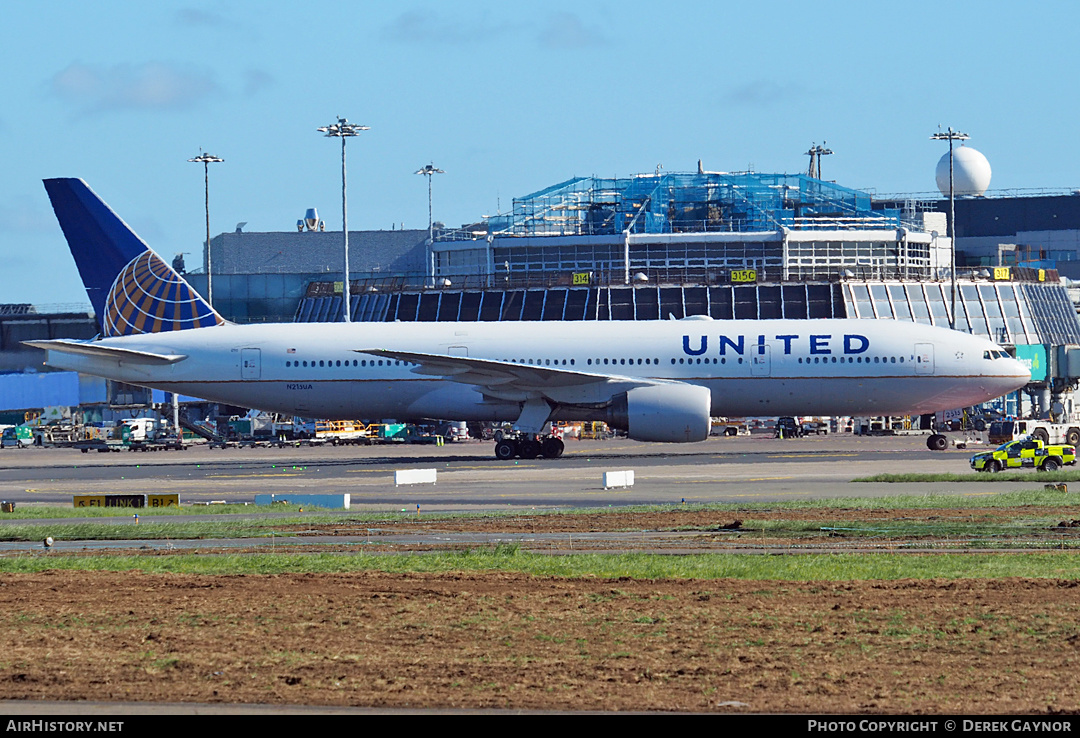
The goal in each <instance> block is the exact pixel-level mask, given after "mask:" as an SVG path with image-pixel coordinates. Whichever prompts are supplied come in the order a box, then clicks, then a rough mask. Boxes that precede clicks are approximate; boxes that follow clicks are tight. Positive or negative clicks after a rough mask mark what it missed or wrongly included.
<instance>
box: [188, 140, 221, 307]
mask: <svg viewBox="0 0 1080 738" xmlns="http://www.w3.org/2000/svg"><path fill="white" fill-rule="evenodd" d="M188 161H193V162H197V163H200V164H202V165H203V185H204V188H205V193H206V302H207V304H208V305H209V306H210V307H213V306H214V276H213V275H214V270H213V268H212V267H213V263H212V261H211V258H210V164H211V163H216V162H221V161H225V160H224V159H222V158H221V157H220V156H214V155H213V154H205V153H203V151H202V149H199V155H198V156H196V157H193V158H191V159H188Z"/></svg>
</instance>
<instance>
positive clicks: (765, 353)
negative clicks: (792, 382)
mask: <svg viewBox="0 0 1080 738" xmlns="http://www.w3.org/2000/svg"><path fill="white" fill-rule="evenodd" d="M770 348H772V347H771V346H769V345H768V344H766V345H764V346H755V347H754V353H753V354H752V355H751V358H750V362H751V363H750V374H751V375H752V376H755V377H767V376H769V375H770V374H772V354H771V353H770V351H769V349H770Z"/></svg>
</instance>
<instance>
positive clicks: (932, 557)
mask: <svg viewBox="0 0 1080 738" xmlns="http://www.w3.org/2000/svg"><path fill="white" fill-rule="evenodd" d="M48 570H84V571H112V572H117V573H122V572H125V571H140V572H146V573H154V574H205V575H238V574H241V575H273V574H309V573H310V574H347V573H350V572H365V571H375V572H389V573H400V574H407V573H424V572H433V573H451V572H453V573H483V572H521V573H525V574H531V575H535V576H549V577H566V578H584V577H588V578H594V577H601V578H605V579H607V578H610V579H618V578H620V577H629V578H631V579H748V580H777V581H851V580H896V579H924V580H925V579H997V578H1001V577H1024V578H1037V579H1061V580H1075V579H1077V578H1078V577H1080V557H1077V556H1076V555H1075V554H1069V553H1057V552H1054V553H1038V554H1032V553H1019V554H919V555H912V554H906V555H901V554H872V555H867V554H821V555H817V554H798V555H773V556H758V555H750V556H748V555H732V554H701V555H689V556H664V555H657V554H644V553H626V554H574V555H568V556H551V555H545V554H535V553H529V552H522V551H518V550H516V549H515V548H514V547H508V546H502V547H498V548H496V549H482V550H480V549H476V550H470V551H464V552H450V553H433V554H412V555H400V556H379V555H374V554H365V553H356V554H348V555H342V554H329V553H319V554H292V553H290V554H253V555H234V554H173V555H166V556H63V555H53V554H44V553H42V554H34V555H25V556H20V557H6V558H2V559H0V574H16V573H33V572H42V571H48Z"/></svg>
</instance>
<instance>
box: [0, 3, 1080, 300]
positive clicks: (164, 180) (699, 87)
mask: <svg viewBox="0 0 1080 738" xmlns="http://www.w3.org/2000/svg"><path fill="white" fill-rule="evenodd" d="M4 16H5V26H6V28H7V33H6V34H5V37H4V41H3V43H2V44H0V61H2V62H3V67H2V68H3V75H2V77H0V90H2V92H3V100H4V104H3V105H2V106H0V154H2V161H3V164H2V167H3V169H2V171H3V176H2V177H0V221H2V222H3V223H4V226H5V227H4V228H3V229H2V230H0V254H2V255H3V261H2V262H0V263H2V268H0V302H34V303H38V304H54V303H73V302H79V303H84V302H85V301H86V300H85V293H83V292H82V289H81V284H80V283H79V280H78V274H77V272H76V269H75V265H74V262H73V261H72V259H71V257H70V256H69V255H68V252H67V247H66V244H65V243H64V241H63V236H62V233H61V231H60V229H59V227H58V226H57V225H56V221H55V219H54V218H53V216H52V212H51V208H50V207H49V203H48V199H47V197H46V195H45V191H44V189H43V188H42V186H41V179H43V178H45V177H56V176H77V177H82V178H83V179H85V180H86V181H87V182H88V183H89V184H90V186H91V187H92V188H94V190H95V191H97V192H98V194H100V195H101V196H102V197H104V198H105V200H106V201H107V202H109V204H110V205H111V206H112V207H113V209H114V210H116V211H117V212H118V213H119V214H120V215H121V217H123V218H124V219H125V220H127V222H128V223H129V224H131V225H132V226H133V227H134V228H135V230H136V231H137V232H138V233H139V234H140V235H141V236H142V237H143V238H144V239H145V240H146V241H147V242H148V243H149V244H150V245H151V246H153V247H154V248H155V250H157V251H158V252H159V253H160V254H161V255H162V256H164V257H165V258H166V259H171V258H172V256H173V255H174V254H176V253H178V252H184V251H186V252H191V253H192V256H190V257H188V264H189V266H194V265H195V264H196V263H197V262H198V255H199V254H200V253H201V243H202V240H203V237H204V230H205V224H204V215H203V180H202V167H201V166H200V165H197V164H191V163H188V162H187V159H189V158H191V157H193V156H195V155H197V154H198V153H199V150H200V147H201V148H202V149H203V150H205V151H207V152H210V153H212V154H216V155H218V156H221V157H223V158H224V159H225V163H223V164H216V165H213V166H212V168H211V181H210V188H211V231H212V233H214V234H216V233H219V232H221V231H225V230H232V229H233V228H234V227H235V225H236V223H238V222H240V221H247V223H248V225H247V227H246V230H249V231H278V230H290V229H292V228H293V227H295V222H296V220H297V219H298V218H300V217H302V216H303V214H304V210H305V209H306V208H309V207H317V208H319V212H320V215H321V216H322V217H323V218H324V219H325V220H326V222H327V228H328V229H334V230H337V229H340V227H341V200H340V148H339V145H338V142H337V140H332V139H326V138H323V137H322V136H321V134H319V133H317V132H316V130H315V129H316V128H317V127H319V126H321V125H326V124H328V123H331V122H333V121H334V120H335V119H336V116H338V115H342V116H345V117H347V118H348V119H349V120H350V121H351V122H355V123H361V124H364V125H368V126H370V127H371V130H370V131H368V132H366V133H363V134H362V135H361V136H360V137H359V138H355V139H350V142H349V145H348V163H349V203H350V207H349V225H350V227H351V228H390V227H392V226H394V225H397V226H399V227H400V225H401V224H404V225H405V227H407V228H423V227H426V226H427V189H426V181H425V179H424V178H423V177H419V176H416V175H415V174H414V172H415V171H416V170H417V169H419V168H420V167H421V166H423V165H424V164H426V163H428V162H429V161H430V162H434V163H435V165H436V166H438V167H440V168H442V169H444V170H445V171H446V173H445V174H442V175H436V178H435V182H434V193H435V194H434V200H435V219H436V220H443V221H445V222H446V223H447V224H451V225H459V224H461V223H466V222H472V221H475V220H478V219H479V218H480V217H481V216H482V215H486V214H493V213H495V212H496V211H497V209H498V208H499V207H500V206H501V208H502V209H503V210H504V211H505V210H508V209H509V208H510V207H511V201H512V199H513V198H514V197H516V196H521V195H524V194H527V193H529V192H532V191H534V190H538V189H541V188H543V187H546V186H548V185H551V184H554V183H556V182H559V181H562V180H565V179H568V178H569V177H572V176H576V175H592V174H596V175H600V176H625V175H629V174H633V173H637V172H644V171H652V170H653V169H654V168H655V167H656V166H657V165H662V166H663V167H664V168H665V169H667V170H670V171H692V170H694V169H695V168H696V166H697V161H698V159H701V160H702V161H703V163H704V165H705V167H706V168H707V169H710V170H720V171H733V170H744V169H747V168H753V169H755V170H757V171H778V172H797V171H803V170H805V167H806V164H807V159H806V157H805V156H803V152H805V151H806V150H807V149H808V148H809V147H810V145H811V144H813V143H815V142H818V143H820V142H822V141H823V140H827V141H828V146H829V148H831V149H832V150H833V151H834V152H835V154H833V155H832V156H829V157H826V158H825V160H824V163H823V168H824V175H825V177H826V178H828V179H835V180H836V181H838V182H839V183H840V184H843V185H846V186H850V187H857V188H867V189H873V190H876V191H877V192H880V193H897V192H928V191H931V190H932V189H933V187H934V167H935V165H936V163H937V160H938V158H939V157H940V156H941V155H942V153H943V152H944V150H945V147H944V144H941V143H938V142H932V141H930V140H929V136H930V134H931V133H933V132H934V131H935V130H937V127H938V125H939V124H940V125H941V126H943V127H946V126H949V125H951V126H953V127H955V128H957V129H959V130H962V131H964V132H966V133H968V134H970V135H971V137H972V138H971V142H970V145H972V146H973V147H975V148H977V149H979V150H980V151H982V152H983V153H984V154H985V155H986V156H987V157H988V159H989V160H990V163H991V165H992V167H993V181H992V183H991V188H992V189H995V190H996V189H1003V188H1006V189H1012V188H1041V187H1054V188H1058V187H1075V186H1080V167H1078V164H1080V151H1078V147H1077V144H1076V137H1075V136H1074V135H1073V128H1074V126H1075V121H1076V120H1077V119H1078V117H1080V116H1078V115H1077V105H1078V103H1077V100H1078V99H1080V98H1078V95H1077V94H1076V93H1077V83H1076V81H1075V80H1076V77H1077V68H1078V64H1077V62H1078V58H1077V57H1078V52H1077V50H1076V49H1077V46H1076V44H1075V39H1074V35H1075V29H1076V28H1077V27H1078V26H1080V4H1076V3H1067V2H1034V3H1027V4H1017V3H1008V4H1006V3H1003V2H985V1H984V2H923V1H921V0H915V1H909V2H905V3H888V4H886V3H866V2H828V1H827V0H826V1H825V2H816V3H807V2H800V3H795V2H784V1H782V0H776V1H774V2H771V3H753V4H752V3H745V2H740V3H727V2H715V1H713V2H692V1H689V0H686V1H680V0H670V1H669V2H667V3H657V2H633V1H629V0H621V1H620V2H588V1H587V0H579V1H578V2H562V1H560V0H555V1H552V2H544V3H507V2H484V1H482V0H458V1H457V2H454V3H435V2H415V3H414V2H410V0H404V2H401V1H398V2H359V3H339V4H337V5H335V6H333V7H331V6H319V7H314V6H312V5H310V4H301V3H285V2H267V1H266V0H261V1H260V2H250V1H248V0H234V1H231V2H218V1H217V0H208V1H206V2H199V1H196V0H189V1H188V2H170V1H168V0H160V1H158V2H153V3H147V2H120V1H118V0H101V1H100V2H96V3H83V2H62V1H55V0H42V1H41V2H37V3H14V2H12V3H7V4H5V6H4ZM1047 151H1049V152H1051V153H1050V154H1047V153H1046V152H1047ZM1031 152H1036V153H1035V154H1032V153H1031Z"/></svg>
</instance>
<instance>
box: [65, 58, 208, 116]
mask: <svg viewBox="0 0 1080 738" xmlns="http://www.w3.org/2000/svg"><path fill="white" fill-rule="evenodd" d="M52 89H53V92H54V93H55V94H56V95H57V96H58V97H59V98H60V99H62V100H64V101H65V102H67V103H69V104H71V105H74V106H75V107H76V108H78V109H79V111H81V112H84V113H99V112H109V111H113V110H131V109H136V110H179V109H183V108H190V107H192V106H194V105H197V104H198V103H200V102H202V101H203V100H204V99H206V98H207V97H209V96H210V95H213V94H214V93H216V92H218V85H217V83H216V82H214V80H213V77H212V75H211V74H210V73H209V72H207V71H202V70H194V69H189V68H185V67H182V66H181V65H178V64H172V63H167V62H147V63H144V64H139V65H133V64H116V65H113V66H111V67H105V66H99V65H90V64H81V63H79V62H75V63H73V64H70V65H68V67H67V68H66V69H63V70H62V71H60V72H58V73H57V74H56V75H55V76H54V77H53V79H52Z"/></svg>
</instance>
